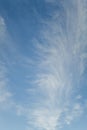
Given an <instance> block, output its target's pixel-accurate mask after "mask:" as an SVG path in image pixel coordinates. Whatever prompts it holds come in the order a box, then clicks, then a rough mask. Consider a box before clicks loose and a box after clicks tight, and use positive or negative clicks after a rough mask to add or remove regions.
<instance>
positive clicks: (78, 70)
mask: <svg viewBox="0 0 87 130" xmlns="http://www.w3.org/2000/svg"><path fill="white" fill-rule="evenodd" d="M68 2H69V3H68ZM57 4H58V3H57ZM61 5H62V8H63V9H62V10H54V16H52V17H51V18H49V19H48V20H47V21H45V22H44V21H43V25H44V27H43V28H42V29H41V31H40V35H39V38H38V39H36V46H37V51H38V53H37V54H38V57H39V60H40V61H39V63H40V64H39V65H37V69H38V70H39V71H38V74H36V81H34V82H35V85H36V88H35V90H36V92H37V91H39V94H40V95H38V96H39V97H40V100H39V99H38V101H37V102H38V103H35V106H33V109H32V114H31V117H32V119H31V120H32V123H31V121H30V120H29V121H30V123H31V124H33V125H35V126H36V128H37V127H38V128H39V129H45V130H56V128H57V129H59V128H60V127H63V125H64V124H70V123H71V122H72V121H73V120H74V119H75V118H77V117H79V116H80V115H81V114H82V113H83V110H84V105H83V106H82V105H81V104H79V102H78V101H77V98H75V97H74V98H73V96H75V92H76V91H77V89H78V87H79V85H80V84H79V81H80V78H81V76H82V73H83V71H84V69H85V65H84V62H83V60H84V59H83V58H82V57H84V56H83V55H85V59H86V58H87V57H86V51H85V47H86V46H87V44H86V41H87V39H85V36H84V35H85V33H86V30H84V29H85V26H86V25H85V19H86V14H85V7H84V5H85V1H82V0H79V1H78V0H76V1H68V0H67V1H66V3H65V2H64V1H62V4H61ZM57 13H58V14H59V17H58V16H57ZM82 14H83V15H82ZM62 15H63V16H62ZM80 19H82V20H80ZM63 20H64V21H63ZM80 97H81V96H78V98H79V100H80ZM35 101H36V100H35ZM36 104H37V105H36ZM29 121H28V122H29Z"/></svg>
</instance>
